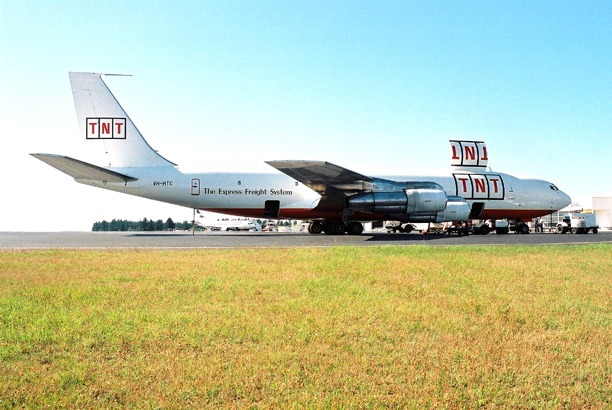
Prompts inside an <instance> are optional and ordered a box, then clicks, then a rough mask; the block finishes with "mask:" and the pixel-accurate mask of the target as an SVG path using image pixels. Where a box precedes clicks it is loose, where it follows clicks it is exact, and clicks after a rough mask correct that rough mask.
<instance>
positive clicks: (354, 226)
mask: <svg viewBox="0 0 612 410" xmlns="http://www.w3.org/2000/svg"><path fill="white" fill-rule="evenodd" d="M321 232H325V233H326V234H327V235H344V234H345V233H348V234H349V235H361V234H362V233H363V225H362V224H361V223H360V222H354V221H353V222H349V223H348V224H346V225H345V224H344V223H342V222H327V221H323V222H321V221H314V222H311V223H310V225H308V233H311V234H314V235H317V234H320V233H321Z"/></svg>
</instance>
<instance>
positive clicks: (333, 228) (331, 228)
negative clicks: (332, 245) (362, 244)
mask: <svg viewBox="0 0 612 410" xmlns="http://www.w3.org/2000/svg"><path fill="white" fill-rule="evenodd" d="M344 232H346V227H345V226H344V224H343V223H342V222H330V223H328V224H327V226H326V227H325V233H326V234H328V235H344Z"/></svg>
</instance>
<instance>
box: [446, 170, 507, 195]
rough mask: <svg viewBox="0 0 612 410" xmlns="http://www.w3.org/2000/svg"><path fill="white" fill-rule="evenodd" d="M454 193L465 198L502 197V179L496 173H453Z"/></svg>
mask: <svg viewBox="0 0 612 410" xmlns="http://www.w3.org/2000/svg"><path fill="white" fill-rule="evenodd" d="M453 177H454V178H455V187H456V195H458V196H460V197H463V198H465V199H504V181H503V180H502V177H501V176H500V175H496V174H453Z"/></svg>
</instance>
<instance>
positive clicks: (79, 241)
mask: <svg viewBox="0 0 612 410" xmlns="http://www.w3.org/2000/svg"><path fill="white" fill-rule="evenodd" d="M584 243H612V233H611V232H600V233H598V234H587V235H571V234H567V235H558V234H549V233H544V234H540V233H538V234H536V233H532V234H529V235H518V234H508V235H496V234H489V235H484V236H483V235H469V236H461V237H458V236H455V235H453V236H448V235H423V234H420V233H410V234H400V233H397V234H388V233H384V232H376V233H364V234H363V235H361V236H350V235H342V236H334V235H325V234H322V235H310V234H308V233H293V232H196V234H195V235H192V234H191V233H190V232H153V233H144V232H0V250H5V251H6V250H11V249H55V248H57V249H61V248H69V249H122V248H137V249H192V248H193V249H206V248H210V249H219V248H279V247H319V246H320V247H330V246H375V245H401V246H407V245H408V246H409V245H428V246H440V245H443V246H448V245H519V244H520V245H543V244H551V245H552V244H556V245H558V244H584Z"/></svg>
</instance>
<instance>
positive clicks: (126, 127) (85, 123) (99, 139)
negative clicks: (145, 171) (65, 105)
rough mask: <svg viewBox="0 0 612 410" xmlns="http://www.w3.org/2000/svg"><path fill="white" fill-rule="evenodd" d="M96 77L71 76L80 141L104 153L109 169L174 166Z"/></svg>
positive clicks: (71, 74)
mask: <svg viewBox="0 0 612 410" xmlns="http://www.w3.org/2000/svg"><path fill="white" fill-rule="evenodd" d="M102 75H104V74H98V73H70V84H71V86H72V95H73V97H74V105H75V108H76V113H77V118H78V121H79V130H80V133H81V137H82V138H83V139H84V140H85V142H86V143H87V145H91V146H93V147H94V148H96V149H99V150H100V151H103V152H104V154H105V155H106V158H107V160H108V164H104V165H108V166H110V167H113V168H115V167H117V168H127V167H156V166H174V165H175V164H173V163H172V162H170V161H168V160H167V159H165V158H164V157H162V156H161V155H159V154H158V153H157V152H156V151H155V150H153V148H151V146H150V145H149V144H148V143H147V141H146V140H145V139H144V138H143V137H142V135H141V134H140V131H138V128H136V126H135V125H134V123H133V122H132V120H131V119H130V117H128V115H127V114H126V112H125V111H124V110H123V108H122V107H121V105H120V104H119V102H118V101H117V100H116V99H115V96H114V95H113V94H112V93H111V91H110V90H109V89H108V87H107V86H106V84H105V83H104V81H103V80H102Z"/></svg>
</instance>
